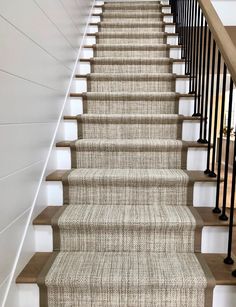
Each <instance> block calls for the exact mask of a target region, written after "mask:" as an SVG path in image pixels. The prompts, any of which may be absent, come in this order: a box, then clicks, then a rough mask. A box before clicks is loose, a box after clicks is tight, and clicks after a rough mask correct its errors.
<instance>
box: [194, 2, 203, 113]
mask: <svg viewBox="0 0 236 307" xmlns="http://www.w3.org/2000/svg"><path fill="white" fill-rule="evenodd" d="M200 19H201V9H200V6H199V5H198V16H197V29H196V31H197V35H196V46H195V47H196V49H197V50H196V52H195V57H196V62H195V87H194V92H195V98H194V113H193V116H200V114H199V113H198V112H197V107H198V106H197V100H198V96H197V89H198V78H199V74H198V71H199V64H198V62H199V58H200V50H199V46H200V44H199V38H200Z"/></svg>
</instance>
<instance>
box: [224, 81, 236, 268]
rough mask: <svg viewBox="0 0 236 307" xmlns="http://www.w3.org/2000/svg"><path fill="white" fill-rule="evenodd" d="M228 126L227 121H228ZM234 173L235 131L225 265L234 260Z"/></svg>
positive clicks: (235, 158)
mask: <svg viewBox="0 0 236 307" xmlns="http://www.w3.org/2000/svg"><path fill="white" fill-rule="evenodd" d="M229 104H230V105H231V106H232V104H233V80H232V79H231V80H230V94H229ZM231 111H232V109H231ZM228 124H229V121H228ZM228 128H229V127H228ZM227 138H228V134H227ZM235 171H236V131H235V132H234V161H233V173H232V176H233V177H232V187H231V201H230V217H229V238H228V252H227V257H226V258H225V259H224V263H226V264H233V263H234V260H233V258H232V239H233V224H234V199H235Z"/></svg>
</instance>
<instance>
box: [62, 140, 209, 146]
mask: <svg viewBox="0 0 236 307" xmlns="http://www.w3.org/2000/svg"><path fill="white" fill-rule="evenodd" d="M165 141H167V142H168V144H170V145H172V146H174V147H175V146H183V147H190V148H207V147H208V144H202V143H198V142H194V141H181V140H164V139H163V140H158V139H157V140H156V139H144V140H140V139H133V140H132V139H112V140H110V139H78V140H74V141H61V142H58V143H57V144H56V146H57V147H70V146H71V145H74V143H75V142H77V144H78V145H80V144H81V145H83V144H85V145H86V144H89V145H90V146H98V145H103V144H104V145H106V144H107V145H113V144H114V145H117V146H119V145H120V146H122V145H126V144H127V146H130V145H132V144H134V145H139V144H140V145H143V144H147V145H150V146H160V147H161V146H162V145H163V143H165ZM163 146H164V145H163Z"/></svg>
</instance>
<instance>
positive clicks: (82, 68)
mask: <svg viewBox="0 0 236 307" xmlns="http://www.w3.org/2000/svg"><path fill="white" fill-rule="evenodd" d="M106 66H107V65H101V64H100V65H98V64H96V66H95V70H94V72H96V73H98V72H101V71H102V72H103V73H116V72H117V73H127V72H128V71H127V65H126V64H123V65H118V64H113V65H112V64H110V65H109V67H108V69H104V67H106ZM114 66H115V67H114ZM129 66H130V68H129V73H135V72H137V69H139V72H140V73H148V72H149V73H159V72H160V69H159V67H158V65H155V66H154V65H148V67H147V66H146V65H142V66H141V65H132V66H131V65H129ZM77 71H78V73H79V74H82V75H86V74H90V73H91V64H90V62H79V64H78V70H77ZM162 72H166V73H174V74H178V75H184V73H185V64H184V63H182V62H179V63H173V65H172V67H170V70H169V69H167V68H166V69H164V68H163V69H162Z"/></svg>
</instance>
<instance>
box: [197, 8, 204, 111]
mask: <svg viewBox="0 0 236 307" xmlns="http://www.w3.org/2000/svg"><path fill="white" fill-rule="evenodd" d="M203 19H204V18H203V14H202V11H201V26H200V51H199V57H200V59H199V74H198V110H197V114H198V116H201V100H202V99H201V81H202V60H203V48H202V43H203V42H202V40H203Z"/></svg>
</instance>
